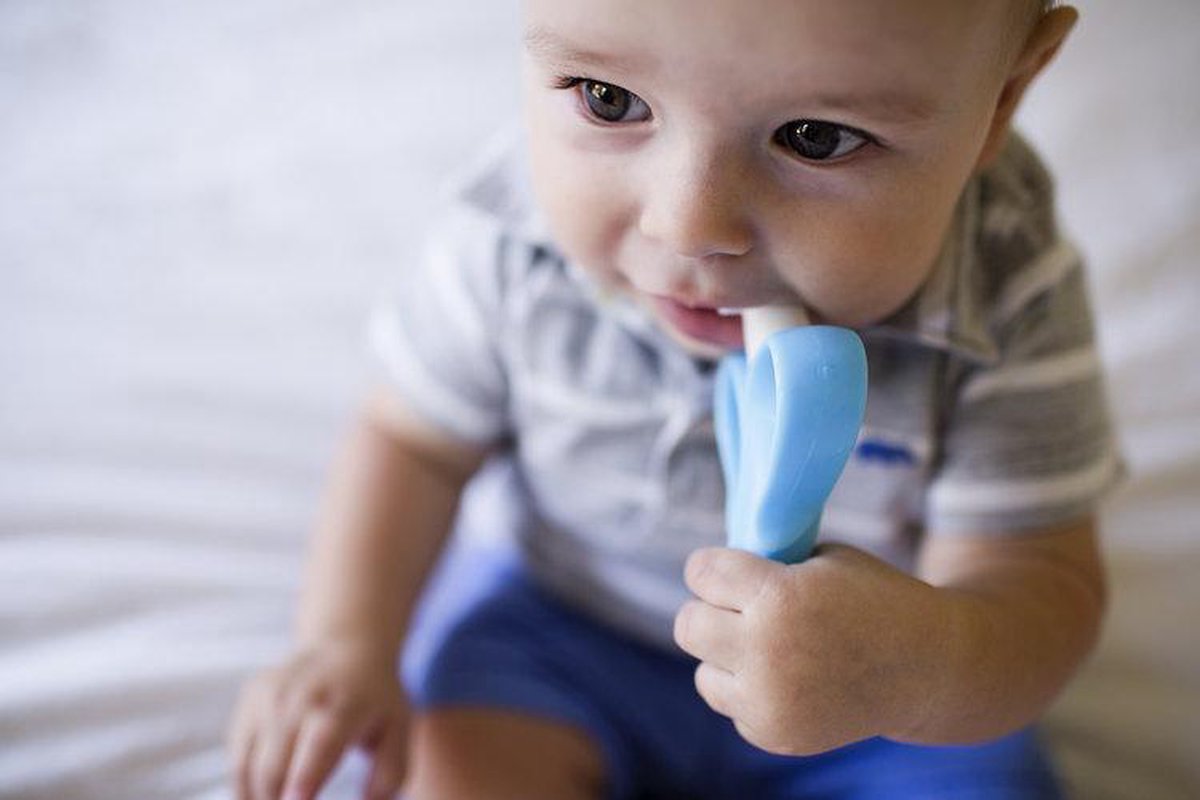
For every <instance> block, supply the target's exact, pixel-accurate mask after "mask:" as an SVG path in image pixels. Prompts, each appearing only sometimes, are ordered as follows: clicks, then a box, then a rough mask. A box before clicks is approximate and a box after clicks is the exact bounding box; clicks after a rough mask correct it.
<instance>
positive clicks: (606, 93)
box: [561, 78, 650, 123]
mask: <svg viewBox="0 0 1200 800" xmlns="http://www.w3.org/2000/svg"><path fill="white" fill-rule="evenodd" d="M561 85H562V87H563V88H572V87H576V86H577V87H579V93H580V96H581V97H582V98H583V102H584V104H585V105H586V106H587V110H588V113H589V114H591V115H592V116H593V117H596V118H597V119H599V120H600V121H602V122H614V123H615V122H643V121H645V120H648V119H650V106H648V105H646V101H645V100H643V99H642V98H640V97H638V96H637V95H636V94H634V93H633V92H631V91H629V90H628V89H622V88H621V87H620V86H616V85H614V84H611V83H604V82H602V81H593V80H589V79H587V78H568V79H566V80H565V81H564V82H563V83H562V84H561Z"/></svg>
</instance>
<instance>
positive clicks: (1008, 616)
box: [904, 518, 1106, 743]
mask: <svg viewBox="0 0 1200 800" xmlns="http://www.w3.org/2000/svg"><path fill="white" fill-rule="evenodd" d="M918 574H919V575H920V576H921V577H922V578H923V579H924V580H926V581H928V582H929V583H931V584H932V585H934V586H937V587H939V588H940V591H941V592H942V593H944V594H945V595H946V597H947V598H948V599H949V600H950V601H951V603H950V607H951V608H952V609H953V610H954V612H955V614H954V616H953V620H954V638H953V640H952V641H953V647H951V648H949V649H948V650H947V658H948V660H947V663H946V665H945V667H944V669H943V670H941V674H940V675H939V679H938V681H937V682H936V683H931V685H930V687H929V688H930V705H929V709H928V713H927V714H926V719H925V720H923V721H921V720H918V721H917V722H916V724H915V725H914V726H913V727H912V728H911V729H910V730H909V731H908V732H907V734H906V735H905V736H904V738H905V739H906V740H907V741H912V742H922V743H942V742H968V741H973V740H979V739H984V738H991V737H995V736H998V735H1000V734H1003V733H1005V732H1007V731H1011V730H1013V729H1015V728H1017V727H1020V726H1023V725H1026V724H1028V723H1030V722H1032V721H1034V720H1035V719H1037V718H1038V717H1039V716H1040V715H1041V714H1042V713H1043V712H1044V711H1045V710H1046V707H1047V706H1048V705H1049V704H1050V702H1051V701H1052V700H1053V699H1054V698H1055V696H1056V695H1057V694H1058V693H1059V691H1060V690H1061V689H1062V688H1063V687H1064V686H1065V685H1066V683H1067V681H1068V680H1069V679H1070V678H1071V676H1072V675H1073V674H1074V673H1075V670H1076V669H1077V668H1078V666H1079V664H1080V662H1081V661H1082V660H1083V659H1084V657H1085V656H1087V654H1088V653H1089V652H1090V651H1091V649H1092V647H1093V646H1094V645H1095V643H1096V640H1097V638H1098V635H1099V632H1100V623H1101V618H1102V616H1103V613H1104V608H1105V602H1106V582H1105V576H1104V569H1103V566H1102V562H1101V557H1100V553H1099V547H1098V545H1097V541H1096V533H1095V525H1094V523H1093V521H1092V519H1090V518H1089V519H1085V520H1082V521H1080V522H1078V523H1075V524H1073V525H1070V526H1067V527H1064V528H1060V529H1057V530H1050V531H1043V532H1040V533H1035V534H1022V535H1016V536H986V535H980V536H959V535H955V536H931V537H929V538H928V539H927V541H926V543H925V545H924V547H923V548H922V552H921V557H920V562H919V566H918Z"/></svg>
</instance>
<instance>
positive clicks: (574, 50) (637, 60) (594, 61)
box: [525, 26, 656, 71]
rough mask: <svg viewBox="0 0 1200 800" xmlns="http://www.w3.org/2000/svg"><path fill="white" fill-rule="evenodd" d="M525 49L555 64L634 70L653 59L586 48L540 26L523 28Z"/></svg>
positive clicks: (641, 68) (643, 66)
mask: <svg viewBox="0 0 1200 800" xmlns="http://www.w3.org/2000/svg"><path fill="white" fill-rule="evenodd" d="M525 49H526V50H527V51H528V52H529V54H530V55H531V56H533V57H534V58H537V59H539V60H542V61H548V62H551V63H555V64H589V65H593V66H598V67H605V68H610V69H623V70H627V71H637V70H645V69H649V68H652V67H653V66H654V65H655V63H656V60H655V59H654V58H653V57H651V56H649V55H648V54H647V55H626V54H623V55H615V54H612V53H604V52H601V51H599V50H593V49H589V48H587V47H583V46H581V45H578V44H576V43H574V42H571V41H570V40H568V39H566V38H564V37H562V36H560V35H559V34H558V33H556V32H554V31H552V30H550V29H548V28H543V27H540V26H533V27H530V28H529V29H528V30H526V31H525Z"/></svg>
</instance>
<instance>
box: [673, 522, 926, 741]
mask: <svg viewBox="0 0 1200 800" xmlns="http://www.w3.org/2000/svg"><path fill="white" fill-rule="evenodd" d="M685 579H686V581H687V585H688V587H689V588H690V589H691V590H692V592H694V593H695V594H696V596H697V597H698V598H699V599H698V600H692V601H689V602H688V603H687V604H685V605H684V606H683V608H682V609H680V611H679V614H678V616H677V617H676V618H675V640H676V642H678V644H679V646H680V647H682V648H683V649H684V650H685V651H687V652H688V653H691V654H692V655H694V656H696V657H697V658H699V659H700V660H701V662H702V663H701V664H700V665H699V667H698V668H697V669H696V688H697V690H698V691H699V692H700V695H701V697H703V698H704V700H705V702H707V703H708V705H710V706H711V707H712V708H713V709H714V710H715V711H717V712H718V713H720V714H723V715H725V716H727V717H729V718H731V719H732V720H733V721H734V724H735V725H736V727H737V730H738V732H739V733H740V734H741V735H742V736H743V737H744V738H745V739H746V740H747V741H749V742H750V743H751V744H754V745H756V746H758V747H760V748H762V749H764V750H767V751H770V752H774V753H781V754H788V755H811V754H815V753H821V752H825V751H827V750H832V749H834V748H836V747H840V746H842V745H845V744H849V743H851V742H855V741H859V740H861V739H866V738H870V737H872V736H876V735H883V736H893V737H898V736H903V733H904V731H905V730H907V729H909V728H911V727H912V726H914V725H917V724H919V723H920V721H921V720H920V715H921V713H922V709H923V707H924V700H925V699H926V698H927V697H928V695H927V692H928V691H930V684H931V682H932V681H933V680H935V678H934V676H936V674H937V669H936V667H937V663H938V659H939V656H938V654H939V653H940V652H944V647H945V643H946V642H947V641H948V630H947V623H946V619H947V614H946V601H945V600H943V599H942V597H941V596H940V595H939V593H938V591H937V590H936V589H934V588H933V587H931V586H929V585H928V584H925V583H922V582H920V581H918V580H916V579H915V578H912V577H910V576H908V575H906V574H904V573H902V572H900V571H899V570H896V569H894V568H893V567H891V566H889V565H887V564H886V563H884V562H882V561H880V560H878V559H876V558H873V557H871V556H869V555H867V554H866V553H863V552H861V551H859V550H855V549H853V548H849V547H844V546H838V545H828V546H822V547H819V548H818V549H817V551H816V552H815V553H814V555H813V557H812V558H810V559H809V560H807V561H805V562H803V563H801V564H793V565H784V564H779V563H776V562H773V561H767V560H765V559H763V558H760V557H758V556H755V555H752V554H750V553H747V552H744V551H741V550H731V549H726V548H708V549H703V550H698V551H696V552H695V553H693V554H692V556H691V557H690V558H689V559H688V562H687V568H686V571H685Z"/></svg>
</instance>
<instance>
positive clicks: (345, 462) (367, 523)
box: [229, 391, 486, 800]
mask: <svg viewBox="0 0 1200 800" xmlns="http://www.w3.org/2000/svg"><path fill="white" fill-rule="evenodd" d="M485 455H486V453H485V451H483V450H481V449H477V448H474V447H471V446H468V445H463V444H460V443H457V442H454V441H451V440H449V439H448V438H446V437H443V436H441V435H439V434H437V433H435V432H432V431H430V430H428V429H427V428H426V427H425V426H423V425H421V424H420V423H418V422H416V421H415V420H413V418H412V417H411V416H410V415H408V414H407V413H406V412H405V411H404V410H403V409H401V408H400V407H398V406H397V405H396V402H395V401H394V400H393V399H392V395H391V394H389V393H387V392H383V391H381V392H378V393H376V394H375V395H373V396H372V397H371V398H370V399H369V401H368V403H367V405H366V408H365V409H364V411H363V413H362V414H361V416H360V418H359V419H358V421H357V423H356V425H355V426H354V429H353V431H352V432H351V434H350V436H349V438H348V441H347V443H346V445H345V447H344V448H343V450H342V453H341V455H340V457H339V459H338V461H337V463H336V465H335V467H334V470H333V473H332V476H331V481H330V489H329V492H328V495H327V498H326V503H325V507H324V511H323V514H322V516H321V519H320V521H319V524H318V526H317V529H316V532H315V535H314V538H313V542H312V544H311V548H310V555H309V559H308V567H307V574H306V577H305V581H304V587H303V591H302V594H301V602H300V607H299V613H298V615H297V619H296V639H297V648H296V651H295V653H294V654H293V655H292V657H291V658H290V659H288V661H287V662H285V663H284V664H283V665H281V666H279V667H277V668H275V669H272V670H268V671H266V672H264V673H262V674H261V675H259V676H258V677H257V678H256V679H255V680H253V681H251V682H250V683H249V684H247V687H246V689H245V690H244V691H243V694H242V697H241V699H240V700H239V703H238V708H237V711H236V713H235V715H234V720H233V723H232V725H231V728H230V734H229V746H230V750H231V757H232V761H233V763H234V768H235V771H236V775H237V783H238V796H239V798H243V799H244V798H256V799H257V798H277V797H280V796H281V795H282V796H286V797H287V798H289V800H291V798H293V797H295V798H312V797H316V795H317V792H318V790H319V789H320V787H321V785H322V784H323V783H324V782H325V780H326V779H327V778H328V776H329V774H330V773H331V772H332V770H333V769H334V767H335V766H336V765H337V762H338V761H339V760H340V759H341V757H342V754H343V752H344V750H345V748H346V747H347V746H349V745H353V744H363V745H365V746H367V748H368V749H370V750H372V751H373V755H374V759H375V768H374V770H373V772H372V776H371V781H370V788H371V789H372V791H373V792H375V793H372V794H370V796H372V797H374V796H381V797H382V796H389V797H390V796H391V794H392V793H394V792H395V791H396V790H397V789H398V788H399V783H400V782H401V780H402V779H403V771H404V760H405V752H406V747H407V723H408V705H407V702H406V700H405V698H404V696H403V692H402V690H401V688H400V685H399V681H398V678H397V676H396V660H397V652H398V650H399V647H400V644H401V642H402V641H403V639H404V636H405V634H406V630H407V626H408V622H409V618H410V616H411V615H412V612H413V609H414V606H415V605H416V602H417V597H418V595H419V592H420V589H421V587H422V585H423V583H424V582H425V578H426V576H427V574H428V573H429V572H430V569H431V567H432V565H433V563H434V562H435V560H436V558H437V555H438V553H439V552H440V551H441V549H442V546H443V544H444V542H445V539H446V536H447V533H448V532H449V530H450V529H451V524H452V520H453V516H454V512H455V507H456V504H457V501H458V497H459V494H460V492H461V490H462V487H463V485H464V484H465V483H466V481H467V479H468V478H469V477H470V476H471V475H472V474H473V473H474V472H475V470H476V469H477V468H478V466H479V465H480V464H481V463H482V461H483V459H484V457H485ZM285 790H286V794H282V793H283V792H284V791H285ZM293 793H294V794H293Z"/></svg>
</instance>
